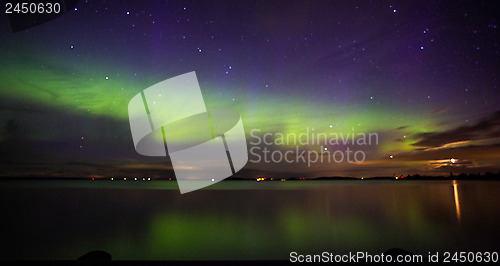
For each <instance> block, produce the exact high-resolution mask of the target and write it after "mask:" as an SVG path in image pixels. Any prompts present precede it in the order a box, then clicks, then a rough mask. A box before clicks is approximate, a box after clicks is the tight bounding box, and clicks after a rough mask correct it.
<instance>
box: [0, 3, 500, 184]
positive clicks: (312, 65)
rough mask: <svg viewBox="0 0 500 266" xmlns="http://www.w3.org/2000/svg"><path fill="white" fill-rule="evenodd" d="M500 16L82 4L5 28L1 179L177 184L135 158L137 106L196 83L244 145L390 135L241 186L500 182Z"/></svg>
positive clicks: (254, 167)
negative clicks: (481, 176)
mask: <svg viewBox="0 0 500 266" xmlns="http://www.w3.org/2000/svg"><path fill="white" fill-rule="evenodd" d="M499 11H500V10H499V9H498V5H495V1H460V2H454V1H453V2H452V1H444V2H437V1H424V2H419V3H410V2H408V1H172V2H167V1H80V2H79V3H78V4H77V6H76V8H75V9H74V10H72V11H71V12H68V13H67V14H65V15H63V16H61V17H59V18H57V19H54V20H53V21H50V22H48V23H45V24H42V25H40V26H37V27H34V28H31V29H27V30H24V31H20V32H16V33H13V32H12V30H11V28H10V26H9V21H8V19H7V16H6V15H3V16H2V18H1V24H0V25H2V26H1V27H0V34H1V35H2V38H1V40H2V41H1V42H0V81H1V83H0V147H1V152H0V164H1V167H2V169H3V171H2V176H44V177H47V176H48V177H51V176H53V177H66V176H67V177H82V176H83V177H86V176H118V175H120V176H121V175H122V176H134V175H140V176H163V175H169V174H171V164H170V162H169V161H168V159H165V158H150V157H143V156H140V155H138V154H136V152H135V150H134V146H133V142H132V138H131V135H130V128H129V123H128V115H127V104H128V102H129V101H130V99H131V98H132V97H133V96H134V95H136V94H137V93H139V92H140V91H142V90H143V89H145V88H147V87H149V86H151V85H153V84H155V83H158V82H160V81H163V80H165V79H168V78H171V77H174V76H177V75H180V74H184V73H187V72H191V71H196V74H197V77H198V80H199V83H200V88H201V91H202V94H203V96H204V98H205V103H206V105H207V109H231V110H235V111H237V112H239V113H240V115H241V117H242V120H243V124H244V127H245V131H246V133H247V137H248V139H247V140H248V141H251V138H250V137H251V136H250V134H249V132H250V131H251V130H252V129H259V130H260V132H262V133H263V134H264V133H265V132H269V133H273V134H275V133H282V134H300V133H303V132H306V131H307V130H311V129H313V128H314V130H315V132H318V133H326V134H330V133H338V134H341V133H342V134H359V133H366V134H368V133H377V134H378V144H377V145H365V146H362V147H358V149H361V150H363V151H364V152H365V153H366V160H365V161H364V162H359V163H347V162H342V163H317V164H314V165H312V166H310V167H308V166H307V165H304V164H300V163H298V164H285V163H276V164H273V163H252V162H249V163H248V164H247V165H246V166H245V168H244V170H243V171H242V172H241V173H240V175H241V176H254V175H264V176H273V175H276V176H299V175H300V176H308V177H316V176H325V175H326V176H354V177H361V176H384V175H386V176H390V175H392V174H396V175H400V174H405V175H406V174H424V175H448V174H449V173H450V172H453V173H485V172H498V171H499V170H500V152H499V151H500V112H499V110H500V108H499V106H498V103H500V93H499V89H498V78H499V77H498V70H497V68H498V65H500V64H499V58H500V57H499V48H500V47H499V41H500V40H499V29H498V26H499V25H498V23H499V21H498V19H499V17H498V14H499ZM351 144H352V143H351ZM341 146H342V145H341ZM344 146H346V145H344ZM344 146H342V147H339V146H336V145H332V146H329V147H327V149H331V150H335V149H341V148H344ZM347 146H349V145H347ZM249 148H251V146H250V145H249ZM273 148H274V149H285V150H286V149H288V148H290V147H287V146H286V145H285V146H281V147H277V146H273ZM309 148H314V149H316V148H317V147H309ZM452 158H453V162H451V159H452ZM169 170H170V171H169Z"/></svg>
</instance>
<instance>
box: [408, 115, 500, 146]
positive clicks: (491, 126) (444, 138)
mask: <svg viewBox="0 0 500 266" xmlns="http://www.w3.org/2000/svg"><path fill="white" fill-rule="evenodd" d="M499 137H500V111H499V112H496V113H494V114H493V115H491V116H488V117H486V118H484V119H482V120H481V121H479V122H478V123H477V124H475V125H472V126H461V127H457V128H453V129H450V130H447V131H443V132H431V133H421V134H418V135H417V136H416V138H417V139H420V140H419V141H418V142H416V143H414V144H412V145H413V146H415V147H423V148H437V147H442V146H444V145H446V144H451V143H457V142H467V141H478V140H490V139H495V138H499Z"/></svg>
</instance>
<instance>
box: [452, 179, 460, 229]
mask: <svg viewBox="0 0 500 266" xmlns="http://www.w3.org/2000/svg"><path fill="white" fill-rule="evenodd" d="M453 196H454V197H455V208H456V212H457V220H458V222H459V223H460V199H459V198H458V184H457V181H456V180H453Z"/></svg>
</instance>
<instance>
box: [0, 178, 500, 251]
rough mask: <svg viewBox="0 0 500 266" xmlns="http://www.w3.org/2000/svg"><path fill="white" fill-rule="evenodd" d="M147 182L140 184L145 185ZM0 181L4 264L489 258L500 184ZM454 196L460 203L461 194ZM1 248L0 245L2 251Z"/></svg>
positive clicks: (499, 216)
mask: <svg viewBox="0 0 500 266" xmlns="http://www.w3.org/2000/svg"><path fill="white" fill-rule="evenodd" d="M146 183H147V184H146ZM146 183H134V182H128V181H127V182H111V181H98V182H91V181H36V182H35V181H22V182H15V181H2V183H1V186H0V202H1V203H0V204H2V210H3V211H2V213H3V214H4V217H5V218H4V220H3V226H2V229H0V230H1V233H2V236H3V240H4V241H5V242H6V243H9V248H7V249H3V250H2V251H1V258H13V259H21V258H22V259H76V258H78V257H79V256H81V255H83V254H85V253H87V252H89V251H91V250H105V251H107V252H109V253H110V254H112V256H113V259H119V260H131V259H137V260H169V259H287V258H288V256H289V253H290V252H291V251H296V252H299V253H309V254H310V253H320V252H322V251H330V252H334V253H347V252H349V251H352V252H356V251H367V252H373V253H381V252H383V251H385V250H388V249H390V248H394V247H398V248H403V249H406V250H409V251H411V252H414V253H422V254H427V252H429V251H433V252H435V251H470V250H477V251H488V250H489V251H492V250H498V249H499V247H500V243H499V241H498V237H499V236H500V230H499V229H498V227H497V224H499V223H500V199H499V198H498V196H497V192H498V191H499V189H500V182H492V181H432V182H431V181H404V182H397V181H330V182H328V181H309V182H298V181H297V182H259V183H257V182H251V181H241V182H237V181H225V182H221V183H218V184H215V185H213V186H211V187H209V188H207V189H203V190H199V191H196V192H192V193H188V194H184V195H180V194H179V192H178V190H177V186H176V184H175V182H168V181H152V182H146ZM459 196H460V197H459ZM4 246H5V245H4Z"/></svg>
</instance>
